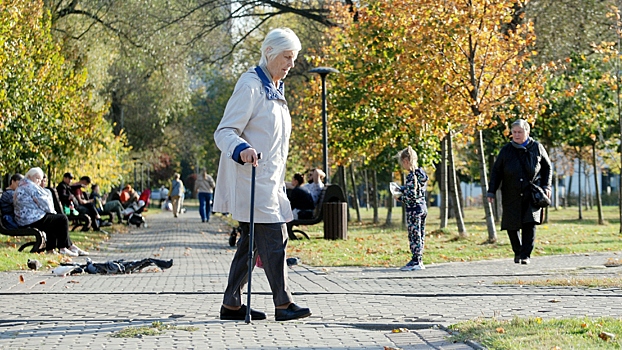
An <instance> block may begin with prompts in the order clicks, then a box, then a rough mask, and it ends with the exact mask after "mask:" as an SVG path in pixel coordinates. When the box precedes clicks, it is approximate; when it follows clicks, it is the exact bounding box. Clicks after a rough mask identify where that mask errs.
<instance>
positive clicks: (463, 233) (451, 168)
mask: <svg viewBox="0 0 622 350" xmlns="http://www.w3.org/2000/svg"><path fill="white" fill-rule="evenodd" d="M447 150H448V154H447V155H448V160H449V176H450V177H451V180H452V182H453V185H452V187H453V188H454V196H453V199H454V207H455V209H456V210H455V213H456V224H457V225H458V234H459V235H460V237H467V236H468V235H469V234H468V233H467V230H466V227H465V226H464V218H463V217H462V210H461V209H460V198H458V197H457V196H458V189H457V188H456V187H457V186H458V179H457V178H456V167H455V163H454V151H453V142H452V137H451V133H450V134H449V138H448V139H447Z"/></svg>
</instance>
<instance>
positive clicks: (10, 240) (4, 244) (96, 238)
mask: <svg viewBox="0 0 622 350" xmlns="http://www.w3.org/2000/svg"><path fill="white" fill-rule="evenodd" d="M103 229H104V230H105V231H107V232H109V233H123V232H127V227H126V226H124V225H118V224H117V225H113V226H109V227H104V228H103ZM69 236H70V237H71V240H72V241H73V242H74V243H75V244H76V245H77V246H78V247H80V248H82V249H84V250H86V251H93V250H97V249H98V247H99V245H100V244H101V243H102V242H104V241H107V240H108V235H107V234H106V233H104V232H102V231H100V232H95V231H88V232H81V231H70V232H69ZM29 241H30V239H29V237H11V236H5V235H0V271H12V270H27V269H28V267H27V266H26V263H27V262H28V259H36V260H39V261H40V262H41V263H42V264H43V268H46V267H47V268H50V267H54V266H57V265H58V264H59V263H60V262H61V261H67V260H70V259H71V258H67V257H64V256H61V255H46V254H45V253H38V254H32V253H29V249H30V247H28V248H26V249H25V250H24V251H23V252H21V253H20V252H18V251H17V249H18V248H19V246H21V245H22V244H24V243H26V242H29Z"/></svg>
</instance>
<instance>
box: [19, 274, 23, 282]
mask: <svg viewBox="0 0 622 350" xmlns="http://www.w3.org/2000/svg"><path fill="white" fill-rule="evenodd" d="M19 283H24V276H23V275H19Z"/></svg>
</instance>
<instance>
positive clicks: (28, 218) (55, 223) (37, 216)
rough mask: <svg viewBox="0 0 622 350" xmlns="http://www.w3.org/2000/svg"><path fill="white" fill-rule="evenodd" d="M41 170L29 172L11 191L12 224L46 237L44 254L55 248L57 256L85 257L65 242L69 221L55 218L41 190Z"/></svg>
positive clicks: (57, 216)
mask: <svg viewBox="0 0 622 350" xmlns="http://www.w3.org/2000/svg"><path fill="white" fill-rule="evenodd" d="M42 179H43V170H41V168H32V169H30V170H28V172H27V173H26V177H24V178H23V179H22V180H20V182H19V185H18V186H17V188H16V189H15V198H14V202H13V205H14V206H15V222H17V224H18V225H19V226H21V227H32V228H36V229H39V230H41V231H44V232H45V233H46V235H47V241H46V249H47V252H48V254H50V253H54V249H56V248H58V250H59V253H60V254H64V255H67V256H74V257H76V256H79V255H89V253H87V252H85V251H84V250H82V249H80V248H78V247H77V246H76V245H75V244H73V243H72V242H71V238H69V220H68V219H67V216H65V215H64V214H57V213H56V211H55V210H54V202H53V200H52V197H51V195H50V192H48V191H46V190H45V189H44V188H43V187H41V185H40V184H41V180H42Z"/></svg>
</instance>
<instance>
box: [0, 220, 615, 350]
mask: <svg viewBox="0 0 622 350" xmlns="http://www.w3.org/2000/svg"><path fill="white" fill-rule="evenodd" d="M147 221H148V224H149V226H148V227H146V228H139V229H137V228H132V229H131V232H130V233H127V234H112V235H111V237H110V240H109V241H108V242H106V243H103V244H102V246H101V250H100V251H99V252H92V255H91V258H92V259H93V261H95V262H105V261H107V260H112V259H126V260H135V259H143V258H149V257H152V258H159V259H174V262H175V263H174V265H173V267H172V268H170V269H168V270H166V271H164V272H157V271H145V272H142V273H137V274H131V275H109V276H107V275H86V274H85V275H76V276H69V277H55V276H53V275H52V274H51V273H50V272H49V271H17V272H7V273H0V295H1V297H2V299H3V300H4V307H3V317H2V319H1V320H0V349H68V348H71V349H208V348H211V349H258V348H261V349H309V350H310V349H384V347H385V346H386V347H392V348H401V349H404V350H407V349H456V350H458V349H471V348H472V346H474V347H476V346H477V345H476V344H475V345H474V344H471V345H472V346H469V345H467V344H464V343H451V342H449V341H447V340H446V338H447V336H448V333H447V332H445V331H444V330H443V329H446V327H447V326H449V325H451V324H453V323H456V322H459V321H463V320H469V319H473V318H476V317H497V318H502V319H510V318H512V317H514V316H520V317H530V316H538V317H542V318H547V319H548V318H561V317H572V316H591V317H599V316H612V317H622V303H620V300H621V299H622V298H621V297H622V291H621V290H620V288H593V289H588V288H576V287H535V286H521V285H518V284H495V282H498V281H513V280H517V279H521V280H529V279H547V278H557V277H561V276H575V277H580V276H592V277H598V276H607V277H617V276H619V275H620V272H621V271H622V268H621V267H611V268H605V267H604V263H605V262H606V261H607V259H608V258H617V257H619V255H618V253H614V252H612V253H599V254H590V255H571V256H556V257H534V258H532V264H531V265H527V266H525V265H517V264H514V263H513V262H512V260H511V259H506V260H491V261H480V262H472V263H447V264H435V265H427V266H426V270H423V271H409V272H402V271H399V270H397V269H395V268H355V267H339V268H319V267H311V266H307V265H305V264H304V261H303V262H302V264H301V265H298V266H294V267H292V268H291V269H290V270H289V278H290V286H291V289H292V291H293V292H294V298H295V300H296V302H297V303H298V304H300V305H303V306H308V307H310V308H311V310H312V312H313V315H312V316H311V317H309V318H306V319H302V320H298V321H290V322H276V321H274V311H273V310H274V306H273V304H272V298H271V295H270V289H269V286H268V283H267V280H266V278H265V275H264V274H263V273H262V270H261V269H256V270H255V273H254V274H253V276H254V277H253V301H252V306H253V308H257V309H261V310H264V311H266V313H267V314H268V319H267V320H265V321H255V322H253V323H251V324H248V325H247V324H245V323H244V322H235V321H220V320H219V318H218V311H219V308H220V303H221V300H222V292H223V290H224V288H225V284H226V281H227V274H228V268H229V263H230V261H231V259H232V257H233V252H234V251H233V250H232V248H230V247H229V245H228V238H229V236H228V234H229V227H228V226H227V225H226V224H225V223H224V221H222V220H221V219H220V218H219V217H212V220H211V222H210V223H202V222H201V220H200V218H199V215H198V213H197V212H196V211H195V212H193V211H189V212H188V213H186V214H184V215H181V216H180V217H179V218H178V219H175V218H173V217H172V214H170V213H160V212H151V213H149V216H148V217H147ZM42 259H43V256H42ZM74 261H76V262H79V263H84V259H83V258H76V259H74ZM19 275H22V276H23V277H24V279H25V282H24V283H19ZM42 282H45V283H42ZM244 300H246V299H244ZM154 321H158V322H162V323H163V324H165V325H171V326H179V327H182V326H193V327H197V330H195V331H186V330H181V329H178V330H167V331H165V332H164V333H162V334H161V335H153V336H151V335H150V336H147V335H145V336H142V337H136V338H115V337H112V336H111V335H113V334H115V332H118V331H120V330H123V329H126V328H127V327H139V326H149V325H151V324H152V322H154ZM396 328H407V329H408V330H409V332H403V333H393V332H392V330H393V329H396Z"/></svg>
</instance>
